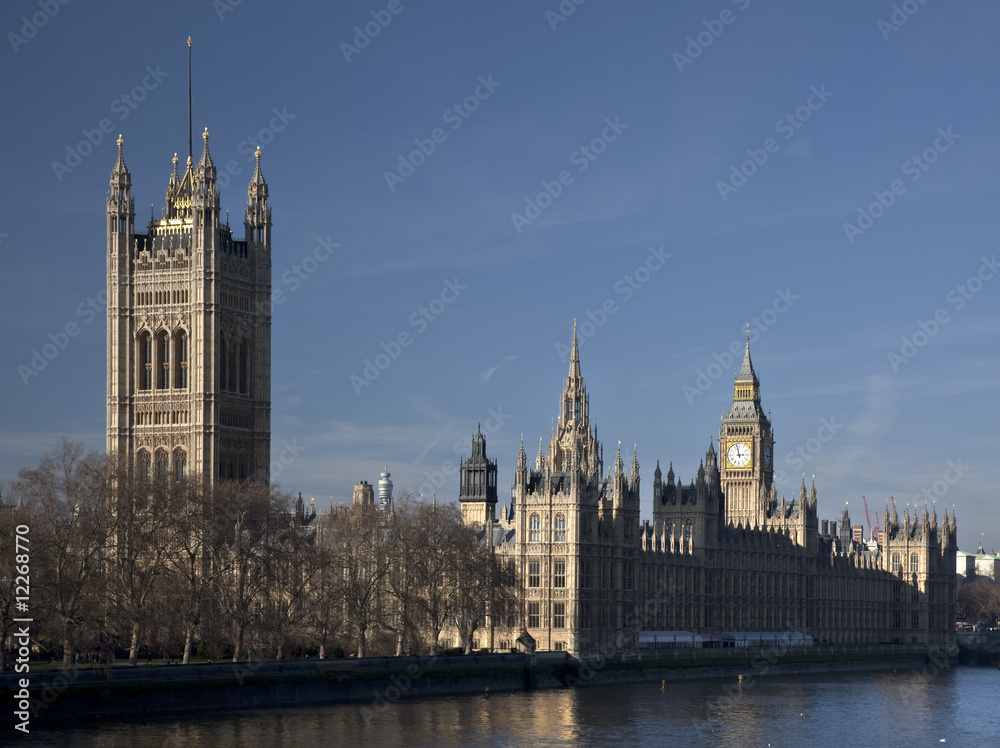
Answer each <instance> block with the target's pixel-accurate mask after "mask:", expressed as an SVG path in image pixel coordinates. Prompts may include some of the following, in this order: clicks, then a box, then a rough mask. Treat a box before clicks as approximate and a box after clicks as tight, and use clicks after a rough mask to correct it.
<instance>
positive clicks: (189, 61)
mask: <svg viewBox="0 0 1000 748" xmlns="http://www.w3.org/2000/svg"><path fill="white" fill-rule="evenodd" d="M192 153H193V150H192V148H191V37H190V36H189V37H188V163H189V164H190V163H191V155H192Z"/></svg>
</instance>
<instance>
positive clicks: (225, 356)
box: [219, 333, 229, 390]
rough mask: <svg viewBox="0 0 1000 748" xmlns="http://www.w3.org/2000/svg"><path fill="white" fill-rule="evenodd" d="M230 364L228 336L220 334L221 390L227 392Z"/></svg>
mask: <svg viewBox="0 0 1000 748" xmlns="http://www.w3.org/2000/svg"><path fill="white" fill-rule="evenodd" d="M228 362H229V345H228V344H227V342H226V334H225V333H220V334H219V389H220V390H225V389H226V383H227V382H228V381H229V380H228V379H227V378H226V364H227V363H228Z"/></svg>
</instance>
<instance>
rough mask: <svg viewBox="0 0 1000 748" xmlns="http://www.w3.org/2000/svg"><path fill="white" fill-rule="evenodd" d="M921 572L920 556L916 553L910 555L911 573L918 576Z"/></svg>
mask: <svg viewBox="0 0 1000 748" xmlns="http://www.w3.org/2000/svg"><path fill="white" fill-rule="evenodd" d="M919 572H920V556H918V555H917V554H916V553H911V554H910V573H911V574H917V573H919Z"/></svg>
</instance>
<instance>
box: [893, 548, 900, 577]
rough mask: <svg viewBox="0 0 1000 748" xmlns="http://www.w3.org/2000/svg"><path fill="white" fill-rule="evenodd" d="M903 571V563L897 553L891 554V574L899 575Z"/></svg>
mask: <svg viewBox="0 0 1000 748" xmlns="http://www.w3.org/2000/svg"><path fill="white" fill-rule="evenodd" d="M901 571H903V561H902V559H901V558H900V556H899V554H898V553H893V554H892V573H893V574H899V573H900V572H901Z"/></svg>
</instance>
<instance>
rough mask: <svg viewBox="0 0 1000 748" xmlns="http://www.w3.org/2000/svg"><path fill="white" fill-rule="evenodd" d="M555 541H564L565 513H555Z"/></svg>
mask: <svg viewBox="0 0 1000 748" xmlns="http://www.w3.org/2000/svg"><path fill="white" fill-rule="evenodd" d="M556 542H557V543H565V542H566V515H564V514H557V515H556Z"/></svg>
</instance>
